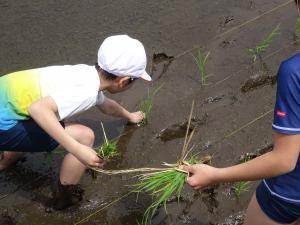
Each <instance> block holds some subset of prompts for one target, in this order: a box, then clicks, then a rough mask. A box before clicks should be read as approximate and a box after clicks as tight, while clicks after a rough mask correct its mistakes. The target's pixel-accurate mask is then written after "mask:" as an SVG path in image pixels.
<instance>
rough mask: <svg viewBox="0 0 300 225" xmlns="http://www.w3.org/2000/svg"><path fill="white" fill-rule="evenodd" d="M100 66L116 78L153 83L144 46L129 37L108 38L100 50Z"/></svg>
mask: <svg viewBox="0 0 300 225" xmlns="http://www.w3.org/2000/svg"><path fill="white" fill-rule="evenodd" d="M98 64H99V66H100V67H101V68H102V69H103V70H105V71H107V72H109V73H111V74H114V75H116V76H120V77H121V76H129V77H135V78H143V79H144V80H147V81H151V77H150V76H149V75H148V73H147V72H146V64H147V58H146V53H145V49H144V46H143V44H142V43H141V42H140V41H138V40H136V39H133V38H131V37H129V36H128V35H116V36H111V37H108V38H106V39H105V40H104V41H103V43H102V44H101V46H100V48H99V50H98Z"/></svg>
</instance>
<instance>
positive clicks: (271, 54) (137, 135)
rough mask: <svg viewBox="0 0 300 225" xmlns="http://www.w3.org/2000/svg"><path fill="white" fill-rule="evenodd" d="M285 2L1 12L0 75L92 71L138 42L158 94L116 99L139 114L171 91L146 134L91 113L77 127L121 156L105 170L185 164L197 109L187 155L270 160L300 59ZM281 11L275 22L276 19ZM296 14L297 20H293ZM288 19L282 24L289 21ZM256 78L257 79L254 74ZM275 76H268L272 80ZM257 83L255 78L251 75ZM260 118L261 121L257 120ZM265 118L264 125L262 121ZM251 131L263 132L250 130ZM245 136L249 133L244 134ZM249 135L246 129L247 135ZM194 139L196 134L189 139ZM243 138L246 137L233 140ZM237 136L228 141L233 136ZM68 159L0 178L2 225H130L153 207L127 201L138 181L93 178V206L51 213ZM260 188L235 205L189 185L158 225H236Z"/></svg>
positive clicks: (2, 8) (139, 91)
mask: <svg viewBox="0 0 300 225" xmlns="http://www.w3.org/2000/svg"><path fill="white" fill-rule="evenodd" d="M284 3H286V1H284V0H274V1H268V0H228V1H217V0H216V1H209V0H203V1H197V0H190V1H179V0H175V1H171V0H167V1H144V0H142V1H131V0H129V1H122V2H121V1H118V2H114V1H108V0H104V1H73V0H72V1H64V2H62V1H53V2H51V3H50V2H45V1H30V3H28V2H24V1H21V0H17V1H9V0H3V1H1V3H0V29H1V31H4V32H2V35H0V75H3V74H6V73H9V72H12V71H17V70H21V69H29V68H37V67H43V66H47V65H62V64H78V63H85V64H90V65H94V63H95V60H96V58H97V49H98V47H99V44H100V43H101V42H102V40H103V39H104V38H105V37H107V36H109V35H112V34H120V33H126V34H129V35H131V36H133V37H135V38H137V39H139V40H141V41H142V42H143V43H144V45H145V49H146V52H147V59H148V65H147V71H148V72H149V74H151V76H152V78H153V82H152V83H151V84H149V83H147V82H143V81H137V82H135V84H134V85H133V87H132V88H131V89H129V90H127V91H126V92H124V93H120V94H116V95H110V94H109V93H105V94H106V95H107V96H108V97H111V98H113V99H114V100H116V101H118V102H120V103H121V104H122V105H123V106H125V107H126V108H127V109H129V110H130V111H137V110H139V103H140V101H141V100H142V99H144V98H145V96H147V90H148V88H149V86H156V87H159V86H160V85H162V84H164V85H163V87H162V88H161V89H160V91H159V92H158V93H157V95H156V96H155V97H154V102H153V109H152V112H151V114H150V123H149V124H147V125H146V126H143V127H138V126H131V125H127V122H126V121H124V120H119V119H116V118H112V117H109V116H106V115H104V114H102V113H101V112H99V111H97V110H96V109H91V110H90V111H88V112H84V113H82V114H80V115H76V116H74V117H73V118H71V119H70V121H69V122H74V123H80V124H83V125H86V126H88V127H90V128H91V129H92V130H93V131H94V133H95V137H96V140H95V144H94V147H95V148H96V147H97V146H100V145H101V143H102V142H103V134H102V131H101V126H100V122H103V123H104V126H105V128H106V131H107V136H108V138H109V139H110V140H112V139H113V140H116V141H117V149H118V153H119V154H118V156H117V157H116V158H114V159H112V160H111V161H110V162H108V163H107V165H106V167H105V168H106V169H128V168H141V167H158V166H161V163H162V162H167V163H175V162H177V161H178V158H179V157H180V153H181V150H182V146H183V140H184V136H185V132H186V128H187V122H186V118H187V117H188V115H189V112H190V107H191V103H192V101H193V100H194V101H195V110H194V115H193V117H194V120H193V122H192V126H191V129H196V132H195V134H194V137H193V139H192V141H191V146H193V149H192V151H191V153H190V154H193V155H194V154H195V155H197V156H199V157H204V156H209V157H208V158H209V161H210V162H209V163H210V164H211V165H213V166H217V167H225V166H229V165H234V164H237V163H240V162H243V161H245V160H249V159H253V158H255V157H258V156H260V155H261V154H264V153H265V152H267V151H270V150H271V149H272V144H271V143H272V130H271V128H270V127H271V123H272V119H273V118H272V113H266V112H268V111H270V109H272V108H273V106H274V102H275V93H276V88H275V87H276V82H275V80H276V77H275V76H273V75H274V74H276V73H277V69H278V66H279V64H280V63H281V62H282V61H283V60H285V59H287V58H288V57H290V56H292V55H294V54H295V53H296V52H298V51H299V49H298V47H297V46H295V45H293V44H292V43H291V41H292V39H293V36H292V31H293V26H294V23H295V21H296V18H297V11H296V9H295V8H294V4H292V2H291V4H286V5H284V6H282V4H284ZM272 9H274V10H272ZM293 11H295V13H292V12H293ZM282 18H285V19H284V20H282ZM278 23H281V26H280V29H281V30H280V35H278V36H277V37H276V38H274V40H273V42H272V43H271V44H270V46H269V48H268V49H267V50H266V52H264V53H263V54H262V60H263V62H264V64H265V66H261V65H257V68H256V67H255V68H252V67H251V65H250V64H251V63H250V61H251V56H249V53H248V49H249V48H253V46H256V45H257V44H258V43H259V42H260V41H261V40H262V39H263V38H264V37H265V35H266V34H267V33H268V32H270V27H275V26H276V25H277V24H278ZM195 46H201V47H203V48H204V49H206V50H207V51H210V57H209V59H208V60H207V63H206V65H205V70H206V73H207V74H213V75H214V76H211V77H209V82H210V85H207V86H202V85H201V84H200V81H199V70H198V68H197V66H196V64H195V61H194V58H193V57H192V55H196V53H197V52H196V48H195ZM249 68H250V70H251V71H249ZM265 71H267V72H265ZM249 74H251V75H249ZM261 115H264V116H263V117H261ZM258 117H261V118H260V119H259V120H256V119H257V118H258ZM250 121H255V122H253V123H251V124H250V123H249V122H250ZM245 124H248V125H247V126H244V125H245ZM241 127H243V129H240V128H241ZM190 131H191V130H190ZM235 131H238V132H235ZM228 134H232V135H228ZM60 151H61V152H62V155H61V154H53V155H51V160H50V163H49V155H47V154H45V153H36V154H28V155H27V156H26V160H25V161H23V162H19V163H18V164H17V165H16V166H15V167H13V168H11V169H9V170H7V171H5V172H1V173H0V224H1V221H4V222H6V223H8V224H16V225H19V224H22V225H49V224H51V225H65V224H74V225H75V224H76V225H96V224H101V225H108V224H109V225H120V224H122V225H134V224H137V221H138V220H140V219H141V218H142V215H143V213H144V211H145V210H146V209H147V207H148V206H149V205H150V204H151V201H152V199H151V196H149V195H147V194H141V195H139V196H138V199H137V196H136V195H135V194H128V192H129V191H130V190H131V187H130V185H132V184H134V183H135V182H136V177H134V175H129V174H125V175H116V176H108V175H104V174H100V173H98V174H97V176H96V177H94V178H92V177H91V176H90V174H89V173H86V174H85V175H84V176H83V178H82V180H81V187H82V188H83V189H84V191H85V194H84V195H83V196H82V201H81V202H80V204H79V205H77V206H76V207H71V208H70V209H67V210H63V211H51V213H49V212H48V213H47V212H46V210H47V202H48V200H49V199H50V198H51V196H52V193H53V191H54V190H55V184H56V183H57V180H58V175H59V169H60V164H61V161H62V156H63V155H64V154H65V152H64V150H62V149H60ZM257 184H258V183H257V182H251V186H250V189H249V191H247V192H244V193H241V195H240V197H239V199H237V198H236V197H235V196H234V194H233V193H232V191H231V187H232V184H220V185H218V186H213V187H208V188H207V189H204V190H201V191H194V190H192V189H191V188H190V187H188V186H187V185H186V187H185V188H184V191H183V193H182V197H181V198H180V199H179V201H178V200H177V199H176V198H171V199H170V200H169V201H168V204H167V212H166V211H165V210H164V207H161V208H160V209H159V210H158V212H157V214H156V215H155V217H154V218H153V221H152V224H157V225H170V224H172V225H183V224H190V225H239V224H242V220H243V215H244V212H245V209H246V208H247V205H248V203H249V201H250V198H251V196H252V194H253V192H254V191H255V188H256V185H257Z"/></svg>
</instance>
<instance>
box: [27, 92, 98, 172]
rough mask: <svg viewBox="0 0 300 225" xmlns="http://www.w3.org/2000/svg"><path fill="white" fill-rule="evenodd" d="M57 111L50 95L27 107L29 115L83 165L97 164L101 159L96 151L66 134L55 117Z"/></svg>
mask: <svg viewBox="0 0 300 225" xmlns="http://www.w3.org/2000/svg"><path fill="white" fill-rule="evenodd" d="M57 111H58V109H57V106H56V103H55V102H54V100H53V99H52V98H51V97H46V98H43V99H41V100H39V101H37V102H35V103H33V104H32V105H31V106H30V107H29V108H28V112H29V115H30V116H31V117H32V118H33V119H34V120H35V121H36V122H37V123H38V124H39V126H40V127H42V128H43V129H44V130H45V131H46V132H47V133H48V134H49V135H50V136H51V137H53V138H54V139H55V140H56V141H57V142H58V143H59V144H60V145H61V146H63V147H64V148H65V149H66V150H67V151H68V152H70V153H72V154H73V155H74V156H76V157H77V158H78V160H80V161H81V162H82V163H83V164H85V165H88V166H99V165H100V164H101V159H100V158H99V157H97V154H96V152H95V151H94V150H93V149H92V148H89V147H87V146H85V145H82V144H80V143H79V142H77V141H76V140H75V139H73V138H72V137H71V136H70V135H68V133H67V132H66V131H65V130H64V128H63V127H62V126H61V125H60V123H59V121H58V119H57V116H56V113H57Z"/></svg>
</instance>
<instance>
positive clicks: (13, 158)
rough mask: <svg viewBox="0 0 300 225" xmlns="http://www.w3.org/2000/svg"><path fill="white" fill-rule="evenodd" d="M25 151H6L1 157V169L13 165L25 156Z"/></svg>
mask: <svg viewBox="0 0 300 225" xmlns="http://www.w3.org/2000/svg"><path fill="white" fill-rule="evenodd" d="M24 155H25V153H24V152H8V151H4V152H3V153H2V157H1V159H0V171H2V170H5V169H7V168H8V167H10V166H12V165H13V164H15V163H16V162H18V161H19V160H20V159H22V158H23V157H24Z"/></svg>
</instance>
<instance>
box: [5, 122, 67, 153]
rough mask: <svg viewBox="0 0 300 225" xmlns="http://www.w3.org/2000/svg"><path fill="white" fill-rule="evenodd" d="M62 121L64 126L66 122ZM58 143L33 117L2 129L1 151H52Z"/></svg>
mask: <svg viewBox="0 0 300 225" xmlns="http://www.w3.org/2000/svg"><path fill="white" fill-rule="evenodd" d="M60 123H61V125H62V126H63V127H64V123H63V122H60ZM58 145H59V144H58V143H57V142H56V141H55V140H54V139H53V138H52V137H50V136H49V135H48V134H47V133H46V132H45V131H44V130H43V129H42V128H41V127H40V126H39V125H38V124H37V123H36V122H35V121H34V120H33V119H29V120H21V121H18V123H17V124H16V125H15V126H14V127H12V128H10V129H9V130H0V151H14V152H50V151H52V150H54V149H55V148H56V147H57V146H58Z"/></svg>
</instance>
